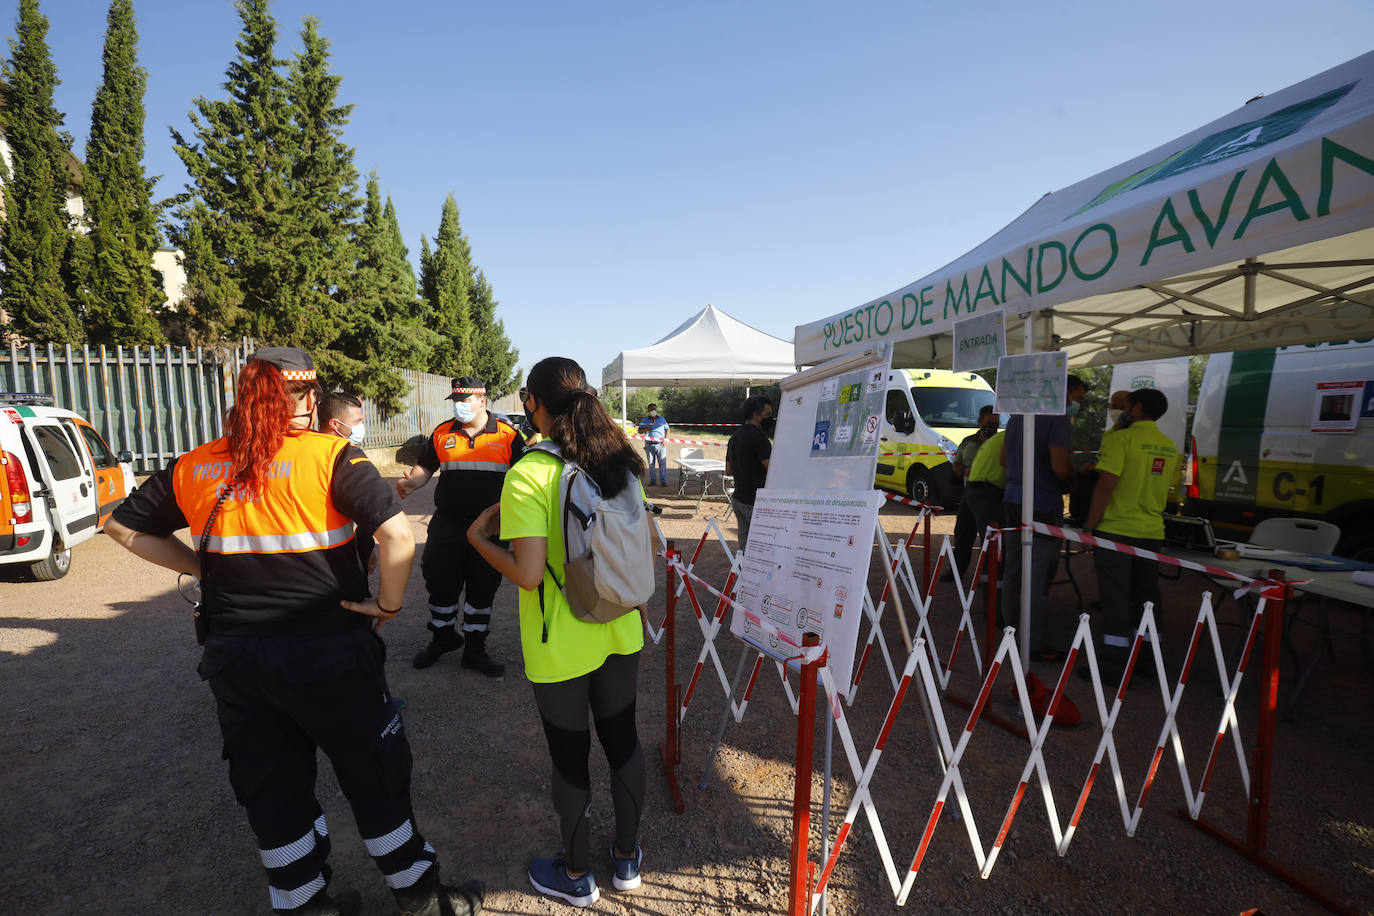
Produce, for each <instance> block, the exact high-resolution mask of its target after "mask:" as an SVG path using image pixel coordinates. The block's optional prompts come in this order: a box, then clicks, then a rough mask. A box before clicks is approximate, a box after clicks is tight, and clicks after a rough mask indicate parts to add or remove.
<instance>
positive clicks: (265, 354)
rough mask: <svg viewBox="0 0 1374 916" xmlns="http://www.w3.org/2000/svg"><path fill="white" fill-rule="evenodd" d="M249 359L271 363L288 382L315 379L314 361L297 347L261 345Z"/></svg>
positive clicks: (311, 380)
mask: <svg viewBox="0 0 1374 916" xmlns="http://www.w3.org/2000/svg"><path fill="white" fill-rule="evenodd" d="M249 359H260V360H263V361H264V362H269V363H271V364H272V365H274V366H276V367H277V368H278V369H280V370H281V374H282V378H284V379H286V380H287V381H288V382H313V381H315V361H314V360H313V359H311V358H310V354H309V353H307V352H305V351H304V350H302V349H300V348H298V347H263V348H262V349H261V350H258V351H257V352H256V353H254V354H253V355H252V356H251V357H249Z"/></svg>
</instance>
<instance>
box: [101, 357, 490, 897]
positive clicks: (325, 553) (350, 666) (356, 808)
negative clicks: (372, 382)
mask: <svg viewBox="0 0 1374 916" xmlns="http://www.w3.org/2000/svg"><path fill="white" fill-rule="evenodd" d="M319 399H320V387H319V383H318V382H317V381H316V377H315V365H314V362H313V361H312V360H311V358H310V355H309V354H307V353H306V352H304V351H303V350H298V349H296V348H294V347H269V348H267V349H264V350H259V351H258V352H257V353H256V354H254V356H253V358H252V359H250V360H249V361H248V363H247V365H246V366H245V367H244V369H243V371H242V373H241V374H240V375H239V382H238V399H237V401H236V403H235V404H234V406H233V408H232V409H231V410H230V411H229V415H228V421H227V428H228V431H227V433H226V434H225V436H224V437H223V438H220V439H216V440H214V441H213V442H209V443H207V444H205V445H202V446H200V447H199V448H197V449H194V450H193V451H191V452H189V453H187V454H185V455H182V456H181V457H179V458H178V459H177V460H176V461H175V462H173V463H172V465H171V466H170V467H168V468H165V469H164V470H162V471H160V472H158V473H157V474H155V475H153V477H152V478H150V479H149V480H148V481H147V482H146V483H145V484H143V486H141V487H139V488H138V490H136V491H135V492H134V493H133V494H132V495H131V496H130V497H129V499H128V500H127V501H126V502H125V503H124V504H123V505H122V506H120V507H119V509H117V510H116V511H115V514H114V517H113V518H112V519H111V520H110V522H109V523H108V525H107V526H106V530H107V532H108V533H109V534H110V535H111V537H113V538H114V539H115V540H116V541H117V542H119V543H120V544H121V545H123V546H124V547H126V548H128V549H129V550H130V551H132V552H133V553H135V554H137V555H138V556H140V557H143V558H144V559H146V560H148V561H150V562H152V563H156V564H157V565H159V566H164V567H166V568H168V569H172V570H175V571H177V572H180V573H185V574H188V575H191V576H194V577H196V578H197V579H199V582H200V589H201V594H202V596H203V597H202V601H201V603H200V604H199V605H198V606H197V609H196V622H197V626H196V632H197V636H198V637H199V638H200V639H201V641H202V643H203V644H204V646H205V651H204V653H203V655H202V656H201V661H200V666H199V668H198V670H199V673H200V676H201V678H202V679H204V680H206V681H208V682H209V684H210V689H211V691H212V692H213V693H214V695H215V701H216V706H217V710H218V713H219V723H220V731H221V732H222V733H223V736H224V756H225V758H226V759H228V761H229V782H230V784H231V785H232V786H233V788H234V794H235V796H236V797H237V798H238V800H239V803H240V804H241V805H243V807H244V809H245V811H246V812H247V814H248V821H249V823H250V824H251V825H252V828H253V832H254V834H256V836H257V840H258V847H259V855H260V857H261V859H262V864H263V866H264V868H265V869H266V871H267V885H268V894H269V897H270V898H271V903H272V908H273V910H274V911H276V912H285V913H302V914H312V916H325V914H343V913H356V912H357V911H358V908H359V905H360V900H359V897H358V894H357V893H356V892H353V891H336V892H335V894H333V895H331V894H330V893H329V891H328V890H327V889H326V886H327V885H328V883H329V879H330V869H329V865H328V862H327V859H328V855H329V832H328V829H327V828H326V825H325V818H324V811H323V809H322V808H321V807H320V804H319V802H318V801H317V800H316V799H315V796H314V785H315V766H316V763H315V760H316V752H317V750H323V751H324V752H325V754H326V755H328V757H329V760H330V762H331V763H332V764H333V766H334V772H335V774H336V775H337V776H338V779H339V786H340V788H341V789H343V792H344V795H345V796H347V798H348V801H349V804H350V805H351V807H352V809H353V815H354V818H355V820H356V821H357V824H358V830H359V832H360V833H361V834H362V836H363V843H364V845H365V846H366V847H367V851H368V853H369V854H370V855H371V856H372V857H373V859H374V860H375V861H376V863H377V866H378V868H379V869H381V871H382V874H383V875H384V876H385V878H386V883H387V885H388V886H389V887H390V888H391V890H392V892H393V893H394V894H395V897H396V901H397V903H398V904H399V906H400V909H401V911H402V912H405V913H412V912H424V913H430V912H432V913H436V914H437V913H440V912H443V913H455V914H458V916H465V914H474V913H477V912H479V911H480V910H481V907H482V900H483V894H484V890H483V886H482V883H481V882H480V881H469V882H467V883H465V884H463V885H462V886H460V887H457V888H453V887H448V886H445V885H443V884H441V883H440V881H439V866H438V864H437V861H436V858H437V857H436V854H435V852H434V849H433V848H432V847H431V846H429V844H427V843H426V842H425V840H424V837H422V836H421V835H420V831H419V828H418V827H417V826H416V824H415V818H414V813H413V811H412V808H411V800H410V769H411V754H410V746H409V743H408V741H407V740H406V735H405V728H404V725H403V723H402V721H401V717H400V714H399V713H398V712H397V711H396V710H395V709H394V708H393V707H392V705H391V700H390V690H388V688H387V684H386V677H385V675H384V673H383V662H384V661H385V658H386V648H385V646H384V644H383V643H382V641H381V639H380V638H379V637H378V636H377V635H376V633H374V632H373V629H374V623H375V625H376V626H380V625H381V624H382V623H384V622H386V621H388V620H391V619H392V618H393V617H395V616H396V615H397V614H398V613H400V610H401V602H402V600H403V598H404V596H405V587H406V580H407V578H409V575H410V566H411V561H412V559H413V558H414V554H415V540H414V536H413V534H412V533H411V529H410V522H409V521H408V520H407V518H406V516H405V513H404V512H402V511H401V507H400V504H399V503H398V502H397V499H396V495H395V493H394V491H393V490H392V488H391V487H389V486H388V485H387V484H386V483H385V482H384V481H383V480H382V478H381V476H380V475H379V474H378V473H377V469H376V468H375V467H373V465H372V463H371V462H370V461H368V460H367V456H366V455H364V454H363V453H362V452H361V451H360V450H359V449H358V448H356V447H355V446H353V445H351V444H349V442H348V440H346V439H341V438H339V437H337V436H330V435H325V434H324V433H317V432H312V431H311V427H312V426H313V425H314V423H313V420H314V413H315V408H316V405H317V404H318V402H319ZM355 523H356V524H357V525H358V526H361V527H363V528H365V529H371V530H373V531H374V532H375V534H374V536H375V538H376V541H377V544H378V547H379V553H380V556H381V559H380V562H379V564H378V565H379V568H380V571H381V581H380V583H379V585H378V588H377V597H376V598H375V599H372V598H368V597H367V594H368V589H367V574H366V571H365V570H364V569H363V567H362V563H361V562H360V560H359V559H358V552H357V550H356V547H355V545H354V537H355ZM187 526H189V527H190V528H191V531H192V534H193V536H194V537H196V538H197V539H198V540H197V543H198V545H199V546H198V549H197V550H192V549H191V548H189V547H187V546H186V544H185V543H183V542H182V541H181V540H180V539H178V538H177V537H176V536H175V532H176V531H178V530H179V529H181V528H185V527H187ZM210 908H211V909H213V908H214V907H210Z"/></svg>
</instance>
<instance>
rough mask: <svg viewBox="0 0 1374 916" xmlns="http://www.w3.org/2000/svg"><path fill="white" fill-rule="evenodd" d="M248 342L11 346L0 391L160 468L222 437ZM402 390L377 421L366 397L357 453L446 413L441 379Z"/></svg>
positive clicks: (422, 376) (142, 468) (137, 462)
mask: <svg viewBox="0 0 1374 916" xmlns="http://www.w3.org/2000/svg"><path fill="white" fill-rule="evenodd" d="M251 352H252V344H251V343H250V342H248V341H242V342H240V343H239V344H238V345H236V346H235V347H234V348H233V349H232V350H230V351H229V352H228V353H226V354H222V355H220V354H215V353H213V352H209V351H205V350H202V349H201V348H196V349H194V350H192V349H188V348H186V347H171V346H163V347H151V346H149V347H130V348H128V349H125V348H124V347H106V346H100V347H94V348H92V347H81V348H79V349H73V348H72V347H71V346H70V345H64V346H61V347H55V346H53V345H52V344H47V345H45V346H43V347H39V346H36V345H34V344H28V345H25V346H19V345H17V344H13V343H12V344H11V345H10V347H9V349H8V351H0V393H3V392H7V391H8V392H17V391H33V392H41V393H44V394H51V395H52V396H53V400H54V402H55V403H56V405H57V406H58V407H65V408H66V409H68V410H73V411H76V412H77V413H79V414H81V415H82V416H84V417H85V418H86V419H87V420H88V421H90V423H91V425H92V426H94V427H95V428H96V429H97V430H99V431H100V434H101V435H102V436H104V437H105V441H106V442H108V443H109V444H110V446H111V447H112V448H113V449H114V450H115V451H120V450H122V449H128V450H129V451H130V452H132V453H133V456H134V470H135V471H136V472H138V473H150V472H152V471H157V470H161V469H162V468H164V467H166V466H167V465H168V464H170V463H171V460H172V459H173V458H175V457H176V456H178V455H181V454H184V453H186V452H188V451H190V450H191V449H193V448H195V447H196V446H198V445H201V444H203V443H205V442H208V441H210V440H211V439H214V438H216V437H218V436H221V435H223V434H224V423H223V418H224V413H225V411H226V410H228V409H229V407H230V406H231V405H232V404H233V403H234V388H235V385H236V383H237V380H238V374H239V369H241V368H242V367H243V364H244V362H245V361H246V360H247V358H248V355H249V354H250V353H251ZM396 372H397V374H398V375H399V376H400V377H401V378H402V379H404V380H405V381H406V383H407V385H409V388H410V390H409V392H408V393H407V395H406V397H405V402H404V403H405V406H404V407H403V408H402V409H401V411H400V412H399V413H396V414H393V415H391V416H388V417H383V415H382V412H381V410H380V408H378V407H377V405H376V404H375V403H374V402H373V401H372V400H371V399H370V398H364V399H363V409H364V412H365V414H366V417H367V438H366V439H365V440H363V447H364V448H389V447H392V446H397V445H401V444H403V443H405V442H406V440H408V439H410V438H412V437H414V436H417V435H427V434H429V432H430V431H431V430H433V429H434V427H436V426H438V425H439V424H440V423H441V422H443V421H444V420H446V419H448V418H449V417H450V416H452V413H451V409H450V406H449V404H448V402H447V401H445V400H444V398H446V397H448V394H449V390H450V389H449V379H448V377H447V376H440V375H432V374H430V373H428V372H419V371H416V370H413V369H398V370H396Z"/></svg>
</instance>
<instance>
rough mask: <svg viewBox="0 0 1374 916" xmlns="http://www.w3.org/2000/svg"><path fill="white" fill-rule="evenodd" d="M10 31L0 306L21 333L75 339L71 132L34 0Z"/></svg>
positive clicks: (1, 173) (25, 1)
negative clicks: (69, 278) (66, 269)
mask: <svg viewBox="0 0 1374 916" xmlns="http://www.w3.org/2000/svg"><path fill="white" fill-rule="evenodd" d="M15 32H16V35H17V38H12V39H10V58H9V60H7V61H5V62H4V67H3V70H2V71H0V80H2V82H0V101H2V102H3V103H4V111H3V113H2V114H0V117H3V127H4V132H5V138H6V140H8V141H9V145H10V152H11V155H12V156H13V163H14V164H13V168H12V169H11V168H9V167H8V166H7V165H6V164H5V163H4V162H2V161H0V180H3V182H4V194H5V198H4V199H5V218H4V225H3V228H0V265H2V266H3V268H4V275H3V277H0V308H3V309H4V310H5V311H6V312H7V313H8V314H9V318H10V321H11V322H12V326H11V329H12V331H13V332H14V333H16V334H18V335H20V336H21V337H24V338H27V339H29V340H32V341H35V342H44V343H46V342H49V341H51V342H53V343H80V342H81V341H82V339H83V337H84V334H83V333H82V328H81V324H80V322H79V321H78V320H77V315H76V312H75V311H74V310H73V309H72V306H71V304H70V302H69V301H68V297H67V291H66V289H65V288H64V281H63V259H64V256H65V254H66V251H67V247H68V243H69V240H70V237H71V235H70V234H71V227H72V220H71V218H70V216H69V214H68V212H67V188H68V185H69V182H70V176H71V173H70V172H69V170H68V157H69V156H70V155H71V140H70V138H68V137H65V136H63V135H62V134H59V133H58V128H59V127H61V126H62V114H61V112H59V111H58V110H57V107H56V104H55V103H54V101H53V90H54V88H55V87H56V86H57V85H58V83H59V81H58V79H57V68H56V67H55V66H54V65H53V62H52V55H51V53H50V52H49V50H48V41H47V35H48V20H47V17H46V16H44V15H42V14H41V13H40V12H39V11H38V0H19V20H18V22H17V24H16V26H15Z"/></svg>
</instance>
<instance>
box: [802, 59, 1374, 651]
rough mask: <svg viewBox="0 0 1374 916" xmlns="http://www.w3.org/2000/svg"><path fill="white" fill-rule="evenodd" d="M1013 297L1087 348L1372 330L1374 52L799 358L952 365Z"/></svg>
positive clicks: (1178, 350) (1100, 359)
mask: <svg viewBox="0 0 1374 916" xmlns="http://www.w3.org/2000/svg"><path fill="white" fill-rule="evenodd" d="M998 310H1004V314H1005V322H1004V325H1005V330H1004V334H1005V337H1004V339H1005V340H1015V339H1016V337H1017V336H1021V337H1022V339H1023V340H1024V341H1025V350H1026V351H1028V352H1029V351H1033V350H1062V351H1064V352H1066V353H1067V354H1068V357H1069V363H1070V364H1071V365H1103V364H1114V363H1122V362H1131V361H1136V360H1144V359H1158V358H1165V357H1172V356H1181V355H1189V354H1194V353H1217V352H1226V351H1232V350H1241V349H1250V348H1262V347H1274V346H1286V345H1294V344H1303V343H1319V342H1323V341H1330V340H1342V339H1349V338H1352V337H1357V338H1358V337H1368V336H1370V334H1372V333H1374V52H1372V53H1369V54H1365V55H1363V56H1361V57H1358V58H1356V59H1354V60H1352V61H1349V62H1347V63H1344V64H1341V65H1340V66H1337V67H1334V68H1332V69H1330V70H1327V71H1326V72H1324V73H1321V74H1318V75H1317V76H1314V77H1312V78H1311V79H1308V80H1304V81H1303V82H1300V83H1297V84H1296V85H1293V86H1290V87H1288V88H1287V89H1284V90H1282V91H1280V92H1277V93H1275V94H1273V95H1269V96H1264V97H1262V98H1258V99H1252V100H1251V101H1250V102H1247V103H1246V104H1245V105H1244V106H1242V107H1241V108H1239V109H1237V110H1236V111H1233V112H1231V113H1230V114H1228V115H1226V116H1225V117H1222V118H1220V119H1218V120H1216V121H1213V122H1212V123H1210V124H1207V125H1206V126H1204V127H1200V128H1198V129H1197V130H1195V131H1193V132H1192V133H1189V134H1187V135H1185V136H1183V137H1180V138H1178V139H1177V140H1174V141H1171V142H1169V143H1166V144H1164V145H1163V146H1159V147H1156V148H1155V149H1153V150H1151V151H1149V152H1147V153H1145V154H1143V155H1141V156H1138V157H1136V158H1135V159H1132V160H1130V161H1129V162H1126V163H1123V164H1121V165H1119V166H1116V167H1115V168H1112V169H1108V170H1107V171H1105V172H1101V173H1099V174H1098V175H1095V176H1093V177H1091V178H1089V179H1087V180H1085V181H1081V182H1079V183H1077V184H1075V185H1072V186H1070V187H1068V188H1065V189H1063V190H1061V191H1056V192H1053V193H1051V194H1047V195H1045V196H1044V197H1043V198H1041V199H1040V200H1039V201H1037V202H1036V204H1035V205H1034V206H1032V207H1031V208H1030V209H1029V210H1027V211H1026V212H1025V213H1023V214H1022V215H1021V216H1020V217H1018V218H1017V219H1016V220H1014V221H1013V222H1012V223H1011V224H1010V225H1008V226H1007V227H1006V228H1005V229H1003V230H1002V231H1001V232H998V233H997V234H996V235H994V236H993V237H992V238H990V239H988V240H987V241H986V242H984V243H983V244H981V245H979V246H978V247H977V248H974V249H973V250H972V251H970V252H969V253H967V254H966V255H964V256H963V257H961V258H959V259H957V260H955V261H954V262H952V263H950V264H948V265H946V266H945V267H942V268H940V269H939V270H937V271H935V272H934V273H932V274H929V275H927V276H925V277H923V278H921V279H920V280H917V281H916V282H914V283H911V284H908V285H907V286H904V287H902V288H901V289H898V290H895V291H894V292H892V293H890V294H888V295H886V296H882V297H880V298H878V299H874V300H871V301H869V302H866V303H864V304H863V305H861V306H859V307H858V308H853V309H847V310H845V311H843V312H841V313H839V314H837V315H832V316H830V317H829V318H825V319H822V320H820V321H815V322H811V323H810V324H805V325H800V326H798V327H797V330H796V360H797V363H798V365H810V364H815V363H821V362H824V361H827V360H830V359H832V358H834V357H837V356H843V355H845V354H848V353H852V352H855V351H859V350H862V349H864V348H866V347H869V346H871V345H872V344H873V343H874V342H877V341H882V340H888V341H891V342H892V344H893V348H894V353H893V364H894V365H899V366H941V365H950V364H951V362H952V331H953V327H954V324H955V322H956V321H958V320H961V319H965V318H967V317H969V315H971V314H983V313H990V312H996V311H998ZM1018 329H1019V331H1020V334H1019V335H1018V334H1017V333H1016V332H1017V330H1018ZM1027 421H1028V428H1027V430H1026V435H1027V437H1028V438H1029V437H1030V436H1031V435H1032V433H1031V429H1032V428H1033V426H1031V425H1030V424H1033V422H1034V418H1033V417H1027ZM1032 455H1033V450H1032V449H1026V450H1025V454H1024V462H1023V468H1022V478H1023V479H1024V480H1030V479H1032V477H1033V467H1032V461H1031V459H1032ZM1030 521H1031V501H1030V500H1027V501H1026V502H1025V504H1024V505H1023V513H1022V522H1023V524H1025V525H1026V526H1029V524H1030ZM1021 541H1022V544H1021V546H1022V557H1023V560H1022V562H1023V568H1025V569H1029V567H1030V548H1031V538H1022V539H1021ZM1030 580H1031V577H1030V576H1029V575H1026V576H1023V577H1022V591H1021V606H1022V618H1021V623H1022V626H1021V631H1022V634H1023V640H1022V660H1023V661H1026V653H1027V652H1028V646H1027V644H1026V642H1025V639H1024V634H1025V632H1026V629H1027V623H1028V613H1029V612H1028V608H1029V603H1030Z"/></svg>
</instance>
